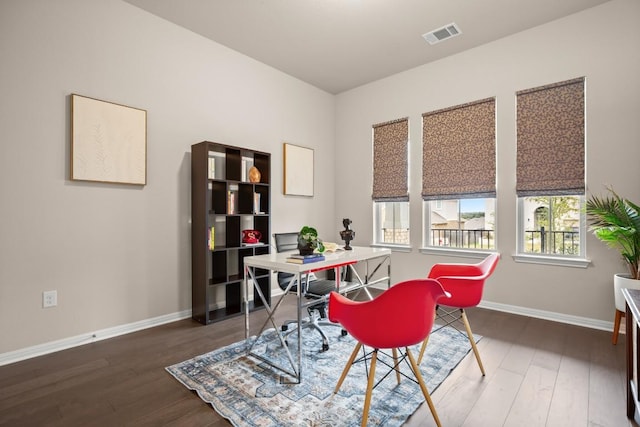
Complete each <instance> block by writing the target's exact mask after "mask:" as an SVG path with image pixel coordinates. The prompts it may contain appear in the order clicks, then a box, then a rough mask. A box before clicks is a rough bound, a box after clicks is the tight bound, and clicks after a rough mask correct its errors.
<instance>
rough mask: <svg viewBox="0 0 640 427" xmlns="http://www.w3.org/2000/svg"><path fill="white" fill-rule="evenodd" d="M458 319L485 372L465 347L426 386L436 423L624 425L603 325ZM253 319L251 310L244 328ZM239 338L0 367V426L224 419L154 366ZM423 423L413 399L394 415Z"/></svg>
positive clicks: (227, 330) (193, 332) (170, 339)
mask: <svg viewBox="0 0 640 427" xmlns="http://www.w3.org/2000/svg"><path fill="white" fill-rule="evenodd" d="M287 304H288V305H287V311H288V312H283V315H282V316H281V318H290V317H291V315H292V313H293V310H294V309H293V304H289V302H287ZM468 316H469V320H470V322H471V326H472V328H473V330H474V333H476V334H480V335H482V336H483V338H482V340H481V341H480V342H479V344H478V348H479V350H480V354H481V355H482V359H483V362H484V367H485V369H486V373H487V375H486V376H485V377H482V375H481V374H480V370H479V368H478V366H477V364H476V361H475V359H474V358H473V355H472V354H471V353H470V354H469V355H468V356H467V357H466V358H465V359H464V360H463V361H462V362H461V363H460V365H458V367H457V368H456V369H455V370H454V371H453V372H452V374H451V375H450V376H449V377H448V378H447V379H446V380H445V382H444V383H443V384H442V385H441V386H440V387H439V388H438V389H437V390H436V391H435V392H432V398H433V400H434V403H435V406H436V409H437V411H438V414H439V416H440V419H441V421H442V424H443V425H444V426H445V427H446V426H472V427H479V426H480V427H481V426H491V427H494V426H518V427H520V426H562V427H567V426H593V427H595V426H604V427H606V426H611V427H621V426H632V425H635V424H632V423H631V422H630V421H629V420H627V418H626V415H625V414H626V402H625V396H626V394H625V347H624V346H625V336H624V335H621V336H620V340H619V342H618V345H617V346H613V345H611V334H610V333H608V332H604V331H596V330H591V329H586V328H581V327H577V326H570V325H564V324H560V323H554V322H549V321H544V320H539V319H533V318H528V317H523V316H516V315H511V314H506V313H501V312H496V311H490V310H483V309H479V308H476V309H471V310H469V311H468ZM264 318H265V312H264V311H261V312H257V313H254V314H252V317H251V324H252V328H253V327H254V326H256V325H257V324H258V323H260V319H264ZM242 338H244V318H243V317H237V318H233V319H228V320H225V321H224V322H220V323H216V324H212V325H209V326H202V325H200V324H198V323H196V322H193V321H191V320H183V321H178V322H174V323H170V324H167V325H163V326H159V327H155V328H151V329H147V330H144V331H140V332H136V333H132V334H128V335H125V336H121V337H116V338H112V339H109V340H105V341H100V342H96V343H92V344H87V345H84V346H81V347H76V348H73V349H69V350H65V351H61V352H58V353H54V354H50V355H46V356H41V357H37V358H33V359H30V360H26V361H22V362H18V363H15V364H12V365H7V366H2V367H0V426H229V425H230V424H229V423H228V422H227V421H226V420H224V419H223V418H221V417H220V416H219V415H218V414H217V413H216V412H215V411H214V410H213V409H211V407H210V406H208V405H207V404H205V403H203V402H202V401H201V400H200V399H199V398H198V397H197V395H196V394H194V393H192V392H190V391H188V390H187V389H186V388H185V387H184V386H182V385H181V384H179V383H178V382H177V381H176V380H175V379H174V378H173V377H171V376H170V375H169V374H168V373H167V372H166V371H165V370H164V368H165V367H166V366H168V365H171V364H174V363H177V362H180V361H183V360H186V359H188V358H191V357H193V356H196V355H199V354H202V353H206V352H208V351H211V350H213V349H215V348H218V347H221V346H224V345H227V344H230V343H232V342H235V341H238V340H240V339H242ZM373 398H374V399H375V391H374V395H373ZM432 425H435V423H434V422H433V419H432V418H431V414H430V413H429V410H428V408H427V407H426V405H424V404H423V405H422V406H421V407H420V408H419V409H418V411H417V412H416V413H415V414H414V415H413V416H412V417H411V418H410V419H409V420H408V421H407V423H406V426H407V427H416V426H432Z"/></svg>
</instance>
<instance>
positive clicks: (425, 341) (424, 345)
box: [418, 337, 429, 365]
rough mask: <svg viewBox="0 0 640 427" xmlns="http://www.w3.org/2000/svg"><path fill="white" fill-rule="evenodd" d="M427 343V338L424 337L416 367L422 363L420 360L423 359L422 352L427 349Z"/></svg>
mask: <svg viewBox="0 0 640 427" xmlns="http://www.w3.org/2000/svg"><path fill="white" fill-rule="evenodd" d="M428 342H429V337H426V338H425V339H424V341H422V346H421V347H420V354H419V355H418V365H419V364H421V363H422V358H423V357H424V351H425V350H426V349H427V343H428Z"/></svg>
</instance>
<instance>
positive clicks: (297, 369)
mask: <svg viewBox="0 0 640 427" xmlns="http://www.w3.org/2000/svg"><path fill="white" fill-rule="evenodd" d="M249 281H251V282H252V283H253V284H254V286H253V287H254V289H255V290H256V292H257V293H258V295H259V297H260V299H261V300H262V303H263V305H264V307H265V310H266V311H267V313H268V316H267V319H266V320H265V321H264V323H263V324H262V326H261V327H260V330H259V331H258V333H257V334H256V336H255V339H254V340H253V341H252V342H249V340H250V336H249V334H250V330H249V301H248V299H249V296H248V295H249V290H250V288H251V286H250V285H249ZM296 282H297V283H302V282H301V275H300V274H298V275H297V276H294V277H292V278H291V280H290V281H289V283H288V285H287V288H286V289H285V290H284V292H283V294H282V295H281V296H280V298H279V299H278V300H277V301H276V303H275V305H269V304H268V301H267V299H266V298H265V297H264V294H263V293H262V289H260V287H259V286H257V283H258V282H257V281H256V280H255V271H254V269H253V268H251V267H246V268H245V298H244V301H245V339H246V341H247V354H248V355H251V356H253V357H255V358H257V359H259V360H261V361H263V362H265V363H267V364H269V365H270V366H271V367H273V368H276V369H278V370H280V371H282V372H284V373H285V374H287V375H290V376H292V377H294V378H295V381H286V380H285V379H284V378H283V379H281V382H282V383H288V384H299V383H300V379H301V378H302V327H301V321H302V308H303V305H302V301H301V294H300V288H301V286H297V288H296V296H297V298H296V299H297V301H298V309H297V312H298V322H297V329H298V354H297V365H296V362H295V361H294V358H293V355H292V354H291V351H290V350H289V346H288V345H287V343H286V341H285V339H284V337H283V336H282V333H281V331H280V330H279V328H278V326H277V324H276V321H275V317H274V315H275V313H276V311H277V310H278V307H280V304H281V303H282V302H283V301H284V298H285V297H286V296H287V294H288V293H289V291H290V289H291V287H292V286H293V284H294V283H296ZM269 322H271V325H272V326H273V329H274V331H275V333H276V335H277V336H278V339H279V340H280V345H281V346H282V347H283V348H284V349H285V352H286V354H287V358H288V359H289V363H290V364H291V370H289V369H287V368H284V367H282V366H279V365H277V364H275V363H274V362H273V361H272V360H269V359H268V358H266V357H264V356H262V355H260V354H257V353H255V352H253V348H254V346H255V344H256V343H257V342H258V340H259V338H260V337H261V336H262V334H263V333H264V331H265V329H266V327H267V324H268V323H269Z"/></svg>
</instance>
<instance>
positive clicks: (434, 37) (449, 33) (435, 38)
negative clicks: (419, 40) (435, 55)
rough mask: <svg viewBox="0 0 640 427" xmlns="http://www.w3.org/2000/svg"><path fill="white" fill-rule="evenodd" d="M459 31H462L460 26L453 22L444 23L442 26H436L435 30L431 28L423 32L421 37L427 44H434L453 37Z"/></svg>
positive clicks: (459, 32)
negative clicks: (429, 30)
mask: <svg viewBox="0 0 640 427" xmlns="http://www.w3.org/2000/svg"><path fill="white" fill-rule="evenodd" d="M461 33H462V31H460V28H459V27H458V26H457V25H456V24H455V23H451V24H449V25H445V26H444V27H442V28H438V29H437V30H433V31H431V32H429V33H426V34H423V35H422V37H424V39H425V40H426V41H428V42H429V44H436V43H440V42H441V41H443V40H446V39H449V38H451V37H455V36H457V35H458V34H461Z"/></svg>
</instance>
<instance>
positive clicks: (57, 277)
mask: <svg viewBox="0 0 640 427" xmlns="http://www.w3.org/2000/svg"><path fill="white" fill-rule="evenodd" d="M0 58H1V66H0V130H1V131H2V139H1V141H0V147H1V154H0V195H1V201H0V355H1V354H2V353H5V352H11V351H15V350H17V349H24V348H26V347H30V346H36V345H41V344H43V343H48V342H51V341H55V340H62V339H65V338H68V337H80V339H82V337H83V336H86V337H87V340H88V339H89V337H90V336H91V334H92V333H93V332H94V331H97V330H104V329H108V328H114V327H118V326H119V325H126V324H131V323H135V322H140V321H144V320H145V319H151V318H156V317H159V316H166V315H172V314H176V313H183V312H185V311H188V310H190V308H191V271H190V228H189V220H190V194H189V193H190V154H189V152H190V146H191V144H193V143H196V142H200V141H203V140H211V141H216V142H222V143H226V144H230V145H237V146H243V147H248V148H253V149H257V150H261V151H267V152H270V153H271V154H272V165H271V172H272V176H271V183H272V199H271V203H272V207H273V209H272V213H273V216H272V224H271V226H272V232H276V231H291V230H295V229H298V228H299V227H301V226H302V225H303V224H310V225H315V226H316V227H318V229H319V231H320V233H321V234H322V233H323V232H325V230H326V232H329V231H333V230H337V229H338V228H339V226H340V224H341V222H340V223H337V224H334V221H333V218H334V191H333V189H334V178H333V173H331V172H332V171H333V159H334V157H335V155H334V148H333V147H334V128H335V125H334V113H335V111H334V109H335V107H334V103H335V98H334V96H332V95H330V94H328V93H326V92H323V91H321V90H318V89H317V88H314V87H312V86H310V85H308V84H305V83H303V82H301V81H299V80H296V79H293V78H291V77H289V76H287V75H285V74H283V73H281V72H279V71H277V70H274V69H272V68H270V67H267V66H265V65H264V64H261V63H258V62H256V61H254V60H252V59H249V58H247V57H246V56H243V55H240V54H238V53H236V52H234V51H231V50H229V49H227V48H225V47H223V46H221V45H218V44H216V43H213V42H211V41H209V40H206V39H204V38H202V37H200V36H198V35H196V34H194V33H191V32H189V31H186V30H184V29H181V28H179V27H177V26H175V25H173V24H171V23H168V22H166V21H163V20H161V19H159V18H157V17H155V16H153V15H150V14H148V13H147V12H144V11H142V10H140V9H138V8H136V7H134V6H132V5H130V4H128V3H124V2H121V1H120V0H99V1H98V0H88V1H87V0H57V1H55V2H53V1H49V0H2V1H1V2H0ZM71 93H77V94H80V95H85V96H89V97H93V98H98V99H103V100H107V101H112V102H116V103H121V104H125V105H130V106H133V107H137V108H141V109H145V110H147V114H148V116H147V119H148V128H147V129H148V138H147V143H148V160H147V162H148V163H147V165H148V169H147V170H148V176H147V182H148V184H147V185H146V186H144V187H132V186H123V185H112V184H95V183H82V182H73V181H70V180H69V178H68V177H69V155H70V148H69V146H70V116H69V113H70V101H69V95H70V94H71ZM285 141H286V142H290V143H294V144H297V145H302V146H306V147H310V148H313V149H314V150H315V162H316V174H315V197H313V198H305V197H284V196H283V195H282V143H283V142H285ZM327 172H328V173H327ZM52 289H55V290H57V291H58V306H57V307H55V308H49V309H43V308H42V292H43V291H45V290H52ZM212 327H215V325H214V326H212Z"/></svg>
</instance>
